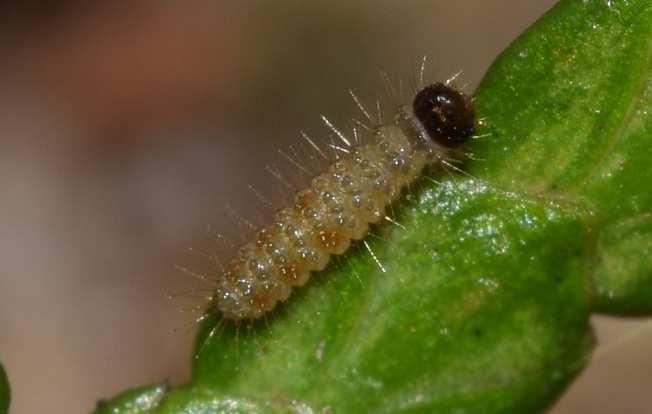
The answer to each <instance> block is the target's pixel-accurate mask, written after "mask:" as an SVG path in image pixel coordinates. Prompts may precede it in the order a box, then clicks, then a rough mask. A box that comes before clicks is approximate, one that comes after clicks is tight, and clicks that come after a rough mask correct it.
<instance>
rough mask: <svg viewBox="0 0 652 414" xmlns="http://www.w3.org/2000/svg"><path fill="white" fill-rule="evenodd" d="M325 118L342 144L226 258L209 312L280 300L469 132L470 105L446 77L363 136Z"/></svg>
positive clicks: (235, 314) (254, 309) (230, 312)
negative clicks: (355, 138)
mask: <svg viewBox="0 0 652 414" xmlns="http://www.w3.org/2000/svg"><path fill="white" fill-rule="evenodd" d="M354 99H355V100H356V103H358V106H359V107H360V109H361V110H362V111H363V113H365V114H367V112H366V110H365V109H364V107H363V106H362V105H361V104H360V103H359V101H358V100H357V98H356V97H355V96H354ZM326 123H327V124H329V126H330V127H331V129H332V130H333V131H335V133H336V134H337V135H339V136H340V138H341V139H342V141H343V142H344V143H345V144H346V146H345V147H342V148H340V151H339V152H340V154H341V155H338V157H337V158H336V159H335V160H334V162H332V163H331V164H330V165H329V166H328V168H327V169H326V170H325V171H324V172H323V173H321V174H319V175H317V176H315V177H314V178H312V180H311V181H310V184H309V185H308V187H307V188H305V189H303V190H300V191H298V192H297V193H296V194H295V196H294V198H293V202H292V203H291V204H290V205H289V206H287V207H285V208H282V209H280V210H278V211H277V212H276V214H275V216H274V219H273V221H272V223H271V224H270V225H268V226H266V227H264V228H262V229H260V230H259V231H258V232H257V233H256V235H255V237H254V240H253V241H251V242H249V243H247V244H245V245H244V246H242V247H241V248H240V249H239V250H238V253H237V255H236V257H235V258H233V259H232V260H231V261H230V262H228V263H227V265H226V266H225V268H224V269H223V270H222V271H221V272H220V274H219V275H218V278H217V281H216V282H217V288H216V290H215V292H214V294H213V296H212V301H211V305H210V309H209V312H211V311H216V312H219V314H220V315H221V317H222V318H224V319H227V320H234V321H240V320H243V319H257V318H260V317H261V316H262V315H264V314H265V313H267V312H269V311H271V310H272V309H273V308H274V307H275V306H276V304H277V303H278V302H282V301H285V300H286V299H287V298H288V297H289V296H290V294H291V292H292V288H293V287H295V286H301V285H303V284H305V283H306V282H307V280H308V279H309V276H310V273H311V272H314V271H319V270H322V269H323V268H324V267H325V266H326V265H327V264H328V263H329V261H330V257H331V256H332V255H339V254H342V253H344V252H345V251H346V250H347V249H348V248H349V246H350V244H351V242H352V241H354V240H358V239H362V238H363V237H364V236H365V235H366V233H367V231H368V230H369V226H370V225H371V224H373V223H376V222H378V221H380V220H381V219H382V218H384V217H385V209H386V208H387V207H388V206H389V205H390V204H391V203H392V202H393V201H395V200H396V199H397V198H398V197H399V196H400V195H401V192H402V190H403V189H404V188H405V187H406V186H407V185H409V184H410V183H412V182H414V181H415V180H417V179H418V178H419V177H420V175H421V174H422V172H423V170H424V168H425V167H426V166H428V165H433V164H435V165H436V164H440V163H442V162H444V163H445V162H446V160H447V157H448V155H449V152H450V151H451V149H453V148H455V147H458V146H460V145H462V144H463V143H464V142H465V141H467V140H468V139H469V138H470V137H471V136H472V135H473V134H474V131H475V109H474V106H473V103H472V100H471V99H470V98H469V97H468V96H467V95H465V94H463V93H461V92H459V91H457V90H455V89H453V88H452V87H451V86H449V83H448V82H446V83H435V84H432V85H429V86H426V87H425V88H423V89H422V90H421V91H419V92H418V93H417V94H416V96H415V98H414V100H413V102H412V105H400V106H399V107H398V110H397V112H396V116H395V118H394V122H393V124H391V125H379V126H376V127H374V128H371V130H370V132H369V133H368V134H369V135H370V136H369V137H368V139H367V140H366V141H367V143H366V144H359V143H357V142H353V143H351V142H349V140H348V139H347V138H346V137H345V136H344V135H343V134H341V133H340V132H339V131H338V130H337V129H335V128H334V127H333V126H332V125H330V123H329V122H328V121H327V120H326ZM317 148H318V147H317Z"/></svg>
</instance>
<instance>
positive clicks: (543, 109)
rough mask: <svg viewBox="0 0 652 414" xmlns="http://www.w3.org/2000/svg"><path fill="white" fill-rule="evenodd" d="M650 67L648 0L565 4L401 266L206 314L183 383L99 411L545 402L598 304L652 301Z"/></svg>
mask: <svg viewBox="0 0 652 414" xmlns="http://www.w3.org/2000/svg"><path fill="white" fill-rule="evenodd" d="M651 62H652V4H650V3H649V2H648V1H647V0H630V1H627V2H618V3H616V2H609V3H606V2H603V1H600V0H593V1H580V0H564V1H561V2H560V3H559V4H558V5H557V6H556V7H554V8H553V9H552V10H551V11H550V12H549V13H548V14H547V15H546V16H545V17H543V18H542V19H541V20H539V21H538V22H537V23H536V24H535V25H534V26H533V27H532V28H530V29H528V30H527V31H526V32H525V33H524V34H523V35H522V36H521V37H520V38H519V39H518V40H517V41H515V42H514V43H513V44H512V45H511V46H510V47H509V48H508V49H507V50H506V51H505V52H504V53H503V54H502V55H501V56H500V57H499V58H498V59H497V60H496V62H495V63H494V65H493V66H492V68H491V69H490V71H489V72H488V73H487V75H486V77H485V79H484V80H483V82H482V84H481V85H480V87H479V88H478V90H477V92H476V95H475V96H476V99H477V108H478V113H479V116H481V117H486V119H487V121H486V122H487V127H486V128H487V131H489V132H490V133H491V136H490V137H488V138H485V139H481V140H478V141H477V142H474V143H473V144H472V145H471V146H470V148H469V150H470V151H472V152H473V153H474V154H475V156H476V158H477V159H479V160H480V161H476V162H471V163H468V164H467V166H466V170H467V171H468V172H469V173H470V174H471V175H472V176H473V177H474V178H470V177H467V176H464V175H458V176H455V177H448V176H446V177H443V178H442V182H441V184H433V183H427V182H424V183H422V184H421V185H420V187H419V188H418V189H414V190H413V191H412V197H410V198H409V199H407V200H406V201H405V202H403V203H402V204H401V205H400V206H398V211H397V214H398V216H399V219H400V222H401V224H402V225H403V226H405V229H401V228H398V227H390V226H386V227H383V228H380V229H378V230H377V231H378V232H380V233H381V237H380V238H379V239H378V240H374V241H371V242H372V244H373V248H374V250H375V252H376V253H377V254H378V256H379V258H380V260H381V261H382V262H383V264H384V267H385V268H386V270H387V272H385V273H383V272H381V271H380V270H379V268H378V267H377V266H376V264H375V263H374V262H373V260H372V259H371V258H370V257H369V256H368V255H366V254H364V253H363V252H361V251H359V250H360V249H355V248H353V249H352V252H351V253H350V254H347V255H346V257H345V258H344V259H343V260H342V261H340V262H336V263H334V264H333V265H332V266H330V267H329V269H327V270H326V271H325V272H322V273H321V274H319V275H315V276H314V277H313V278H312V280H311V282H310V283H309V284H308V286H306V287H305V288H303V289H301V290H300V291H299V292H297V293H296V294H295V295H294V296H293V297H292V298H291V300H289V301H288V302H287V304H285V305H284V306H283V307H282V308H281V309H280V310H279V311H278V312H275V314H274V315H273V316H271V317H270V318H269V319H268V320H267V321H266V322H259V323H255V324H253V325H252V326H251V327H248V326H247V325H243V326H242V327H241V329H239V330H237V329H236V328H235V327H234V326H232V325H229V326H227V327H226V328H225V329H224V330H223V331H220V332H219V334H216V335H214V336H212V337H208V332H210V331H211V330H212V329H213V327H214V326H215V323H216V320H215V319H214V318H213V319H211V320H208V321H206V323H205V324H204V325H203V326H202V329H201V332H200V334H199V337H198V341H197V344H198V345H197V349H196V353H195V354H196V355H195V357H194V359H193V374H192V379H191V381H190V383H188V384H187V385H185V386H182V387H179V388H176V389H172V390H168V389H167V387H166V386H164V385H155V386H151V387H144V388H141V389H136V390H132V391H128V392H127V393H125V394H123V395H121V396H118V397H116V398H115V399H113V400H111V401H108V402H104V403H101V404H100V405H99V406H98V408H97V410H96V413H98V414H101V413H109V412H111V413H121V414H125V413H158V414H162V413H167V414H172V413H175V414H180V413H214V412H224V413H282V412H295V413H296V412H317V413H320V412H324V413H326V412H335V413H340V412H345V413H363V412H375V413H383V412H385V413H395V412H401V413H417V412H423V413H433V412H453V411H454V412H473V413H479V412H485V413H523V412H537V411H539V410H541V409H543V408H544V407H546V406H548V405H549V404H550V402H551V401H553V400H554V399H555V397H556V396H558V395H559V393H560V392H561V391H562V390H563V389H564V387H565V386H566V385H567V384H568V383H569V382H570V381H571V380H572V379H573V377H574V376H575V375H576V374H577V373H578V372H579V371H580V370H581V369H582V367H583V366H584V365H585V363H586V362H587V359H588V356H589V355H590V352H591V350H592V347H593V343H592V336H591V330H590V326H589V321H588V318H589V315H590V313H591V312H606V313H612V314H649V313H651V312H652V259H650V257H652V255H650V253H651V250H652V210H651V207H652V192H650V191H649V183H650V182H651V180H652V168H650V162H651V161H652V145H650V144H651V143H652V99H651V94H652V77H651V76H650V74H651V73H652V72H651V71H650V67H651V66H650V65H651V64H652V63H651ZM381 239H382V240H381ZM311 410H312V411H311Z"/></svg>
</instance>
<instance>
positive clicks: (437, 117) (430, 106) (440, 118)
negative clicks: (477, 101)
mask: <svg viewBox="0 0 652 414" xmlns="http://www.w3.org/2000/svg"><path fill="white" fill-rule="evenodd" d="M412 108H413V110H414V115H415V116H416V117H417V119H418V120H419V121H420V122H421V124H422V125H423V128H424V129H425V130H426V132H427V133H428V135H429V136H430V139H432V140H433V141H434V142H435V143H437V144H439V145H441V146H442V147H446V148H455V147H458V146H460V145H462V144H464V143H465V142H466V141H467V140H468V139H469V138H470V137H471V136H472V135H473V134H474V132H475V107H474V106H473V102H471V99H470V98H469V97H468V96H466V95H464V94H463V93H461V92H458V91H456V90H455V89H453V88H451V87H449V86H446V85H445V84H443V83H435V84H434V85H430V86H426V87H425V88H423V89H422V90H421V91H420V92H419V93H418V94H417V96H415V97H414V102H412Z"/></svg>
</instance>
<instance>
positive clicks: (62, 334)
mask: <svg viewBox="0 0 652 414" xmlns="http://www.w3.org/2000/svg"><path fill="white" fill-rule="evenodd" d="M554 3H555V2H554V1H553V0H526V1H523V0H483V1H478V0H458V1H455V2H452V1H443V0H431V1H418V0H412V1H401V2H399V1H397V0H358V1H345V0H336V1H311V2H305V1H300V0H294V1H291V0H275V1H270V0H267V1H265V0H257V1H256V0H244V1H231V2H227V1H214V0H204V1H202V0H191V1H184V2H181V1H165V2H162V1H160V0H130V1H122V2H100V1H87V0H58V1H57V0H22V1H19V0H0V27H1V28H2V29H1V30H2V36H0V59H1V61H2V67H0V91H1V92H0V191H1V192H2V203H0V252H2V253H0V259H1V260H0V360H1V361H3V363H4V364H5V365H6V368H7V370H8V374H9V377H10V380H11V383H12V387H13V401H12V410H11V412H12V414H29V413H39V412H48V413H66V414H69V413H84V412H89V411H90V410H91V409H92V408H93V407H94V405H95V402H96V400H97V399H99V398H101V397H110V396H112V395H114V394H115V393H117V392H119V391H122V390H124V389H126V388H128V387H131V386H136V385H142V384H145V383H151V382H157V381H160V380H161V379H164V378H169V379H170V380H171V381H172V383H174V384H178V383H181V382H183V381H185V380H186V379H187V378H188V374H189V355H190V348H191V345H192V341H193V336H194V330H193V328H192V327H190V328H188V329H186V328H185V326H186V325H187V324H188V322H189V321H192V319H193V316H192V315H188V314H182V313H180V312H179V309H180V308H182V307H183V305H182V304H180V303H179V302H170V301H168V300H167V296H168V295H169V294H170V293H173V292H177V291H182V290H188V289H193V288H196V287H197V284H196V283H195V282H194V281H192V280H189V278H187V277H185V276H184V275H183V274H182V273H180V272H178V271H176V270H174V268H173V265H174V264H179V263H186V261H187V260H186V259H187V258H186V256H185V254H184V252H183V251H184V248H185V247H187V246H190V245H193V244H194V243H196V242H197V240H198V239H201V238H202V237H203V235H205V234H206V228H207V226H208V225H211V226H213V227H214V228H216V229H218V230H222V229H226V230H227V231H232V230H233V225H232V224H229V223H231V222H232V221H233V220H232V218H230V217H228V215H225V214H223V212H224V211H225V205H227V204H228V205H230V206H231V207H232V208H233V209H234V210H236V211H238V213H239V214H241V215H242V216H244V217H251V216H255V214H256V208H255V207H252V206H255V204H256V203H255V202H252V195H251V193H250V192H249V191H248V190H247V185H248V184H254V185H258V186H262V187H266V186H267V184H265V183H266V182H267V181H268V180H269V173H267V172H266V171H265V169H264V165H265V164H268V163H270V162H273V161H275V160H278V154H277V150H278V149H279V148H285V147H286V146H287V145H289V144H291V143H293V142H296V140H297V137H298V131H299V130H306V131H309V132H313V133H314V134H319V132H320V131H322V128H321V127H320V126H319V120H318V115H319V114H321V113H324V114H328V115H329V116H332V117H333V118H334V119H335V120H338V119H347V118H348V117H347V114H351V112H352V110H353V106H352V104H351V102H350V99H348V97H347V96H346V91H347V90H348V89H349V88H354V89H355V90H356V91H358V92H359V95H361V96H368V97H369V96H371V97H374V96H375V94H376V92H375V91H377V90H378V86H379V85H380V84H381V82H380V80H379V76H378V75H377V69H378V68H382V69H384V70H386V71H388V72H389V73H390V74H395V75H401V76H403V77H407V76H409V74H411V73H412V72H411V71H412V70H413V69H414V67H415V65H416V62H418V60H419V59H420V57H421V56H422V55H424V54H427V55H429V56H430V57H431V60H430V68H431V70H430V71H429V78H431V79H442V78H446V77H448V76H450V75H451V74H452V73H454V72H457V71H458V70H460V69H463V70H464V72H465V74H464V79H465V81H468V82H469V84H470V86H469V90H472V89H473V88H474V87H475V86H476V85H477V83H478V82H479V80H480V79H481V77H482V74H483V73H484V71H485V70H486V69H487V67H488V65H489V64H490V62H491V61H492V59H493V58H494V57H495V56H496V55H497V54H498V53H499V52H500V51H501V50H502V49H503V48H504V47H505V46H507V44H508V43H509V42H510V41H511V40H512V39H513V38H515V37H516V36H517V35H518V34H519V33H520V32H521V31H522V30H523V29H524V28H525V27H527V26H528V25H529V24H530V23H531V22H533V21H534V20H535V19H536V18H537V17H539V16H540V15H542V14H543V13H544V12H545V11H546V10H547V9H548V8H549V7H550V6H552V5H553V4H554ZM595 326H596V328H597V335H598V338H599V340H600V348H599V350H598V352H597V355H598V356H597V357H595V358H594V361H593V362H592V364H591V366H590V367H589V369H587V370H586V371H585V372H584V374H583V375H582V376H581V377H580V379H579V380H578V381H577V382H576V383H575V384H574V385H573V386H572V387H571V389H570V391H569V392H568V393H567V394H566V395H565V396H564V397H563V398H562V399H561V401H559V402H558V403H557V404H556V406H555V407H554V408H553V409H552V412H553V413H556V414H560V413H581V412H591V413H612V412H644V411H645V410H644V407H645V409H649V406H650V403H651V402H652V397H651V396H650V394H649V389H650V386H651V385H652V359H651V358H649V356H648V355H647V354H648V350H649V346H650V344H652V329H646V326H648V325H645V321H642V320H641V321H636V320H627V321H624V320H618V319H612V318H604V317H600V318H595ZM641 327H643V328H641ZM175 328H181V329H180V330H179V331H178V332H172V331H173V330H174V329H175Z"/></svg>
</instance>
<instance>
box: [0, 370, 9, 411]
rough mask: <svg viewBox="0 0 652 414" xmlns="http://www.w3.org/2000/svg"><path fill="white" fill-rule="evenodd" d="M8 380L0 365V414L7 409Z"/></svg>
mask: <svg viewBox="0 0 652 414" xmlns="http://www.w3.org/2000/svg"><path fill="white" fill-rule="evenodd" d="M10 394H11V393H10V390H9V380H8V379H7V374H6V373H5V370H4V368H3V367H2V364H0V414H5V413H6V412H7V410H8V409H9V396H10Z"/></svg>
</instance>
